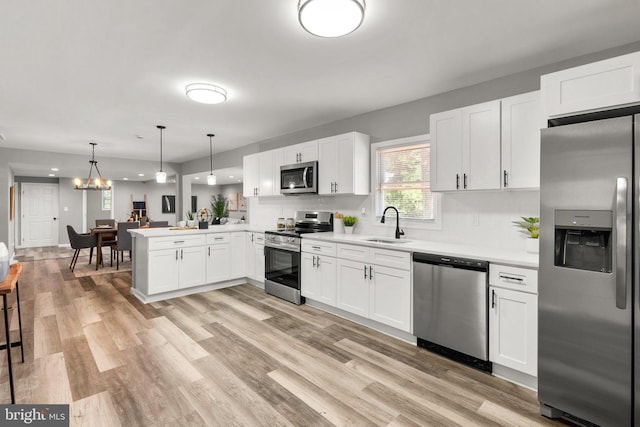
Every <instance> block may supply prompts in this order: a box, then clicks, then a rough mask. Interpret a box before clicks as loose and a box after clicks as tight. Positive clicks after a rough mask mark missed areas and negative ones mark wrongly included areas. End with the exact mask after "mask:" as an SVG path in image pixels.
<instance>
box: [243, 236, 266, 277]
mask: <svg viewBox="0 0 640 427" xmlns="http://www.w3.org/2000/svg"><path fill="white" fill-rule="evenodd" d="M247 277H249V278H251V279H253V280H257V281H258V282H261V283H262V282H264V234H263V233H247Z"/></svg>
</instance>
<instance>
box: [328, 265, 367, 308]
mask: <svg viewBox="0 0 640 427" xmlns="http://www.w3.org/2000/svg"><path fill="white" fill-rule="evenodd" d="M336 281H337V296H336V298H337V299H336V303H337V307H338V308H340V309H342V310H346V311H348V312H350V313H355V314H358V315H360V316H362V317H369V293H370V291H369V287H370V281H369V265H365V264H363V263H361V262H354V261H347V260H343V259H339V260H338V261H337V273H336Z"/></svg>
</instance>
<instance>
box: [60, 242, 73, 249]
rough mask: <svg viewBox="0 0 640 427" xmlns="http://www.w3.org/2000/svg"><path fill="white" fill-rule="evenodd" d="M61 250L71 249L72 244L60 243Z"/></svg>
mask: <svg viewBox="0 0 640 427" xmlns="http://www.w3.org/2000/svg"><path fill="white" fill-rule="evenodd" d="M58 247H59V248H71V243H60V244H59V245H58Z"/></svg>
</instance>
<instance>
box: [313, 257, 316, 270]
mask: <svg viewBox="0 0 640 427" xmlns="http://www.w3.org/2000/svg"><path fill="white" fill-rule="evenodd" d="M315 267H316V256H315V255H314V256H313V268H315Z"/></svg>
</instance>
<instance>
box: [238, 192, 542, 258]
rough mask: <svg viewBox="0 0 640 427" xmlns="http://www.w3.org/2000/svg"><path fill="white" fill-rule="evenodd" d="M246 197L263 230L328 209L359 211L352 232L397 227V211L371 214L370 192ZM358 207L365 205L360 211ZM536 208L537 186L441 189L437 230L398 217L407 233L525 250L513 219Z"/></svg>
mask: <svg viewBox="0 0 640 427" xmlns="http://www.w3.org/2000/svg"><path fill="white" fill-rule="evenodd" d="M247 200H248V205H249V212H250V214H251V224H252V225H255V226H257V227H259V228H264V229H265V230H269V229H275V228H276V220H277V218H279V217H284V218H289V217H293V215H294V213H295V211H297V210H327V211H331V212H334V213H335V212H336V211H338V212H341V213H343V214H345V215H354V216H357V217H358V224H357V225H356V228H355V229H354V233H360V234H373V235H379V236H388V237H392V236H393V235H394V231H395V217H390V218H388V219H387V224H384V225H383V224H380V223H379V222H378V221H375V222H374V221H373V220H372V216H373V211H372V209H373V204H372V196H289V197H284V196H280V197H262V198H255V197H253V198H250V199H247ZM362 208H365V210H366V214H365V216H364V217H363V215H362ZM539 212H540V192H539V191H500V192H498V191H495V192H489V191H483V192H471V191H469V192H460V193H445V194H443V195H442V228H441V229H440V230H425V229H420V228H411V227H407V225H406V224H404V223H403V221H402V219H400V227H401V228H403V229H404V231H405V233H406V234H405V238H407V239H419V240H431V241H438V242H451V243H463V244H471V245H477V246H479V245H487V246H490V247H499V248H506V249H517V250H524V245H525V243H524V241H525V235H524V234H522V233H520V232H519V231H518V228H516V227H515V226H514V225H513V223H512V221H516V220H518V219H520V217H521V216H539ZM476 218H477V221H476ZM476 224H477V225H476Z"/></svg>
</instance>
